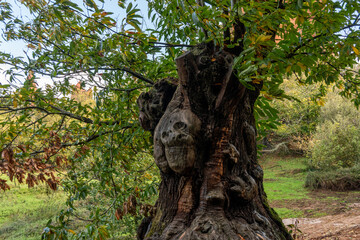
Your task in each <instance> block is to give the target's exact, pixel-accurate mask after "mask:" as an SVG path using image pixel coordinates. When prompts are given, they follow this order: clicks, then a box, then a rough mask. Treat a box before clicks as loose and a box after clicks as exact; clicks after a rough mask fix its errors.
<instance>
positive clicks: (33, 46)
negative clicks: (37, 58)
mask: <svg viewBox="0 0 360 240" xmlns="http://www.w3.org/2000/svg"><path fill="white" fill-rule="evenodd" d="M27 47H28V48H31V49H36V46H35V45H34V44H31V43H29V44H28V45H27Z"/></svg>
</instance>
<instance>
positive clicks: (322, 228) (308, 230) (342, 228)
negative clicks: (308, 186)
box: [283, 202, 360, 240]
mask: <svg viewBox="0 0 360 240" xmlns="http://www.w3.org/2000/svg"><path fill="white" fill-rule="evenodd" d="M283 221H284V224H285V225H290V224H293V225H296V227H297V228H298V229H300V230H301V233H300V232H298V231H296V232H297V235H298V236H299V237H298V239H306V240H308V239H309V240H310V239H311V240H319V239H329V240H330V239H331V240H335V239H336V240H345V239H358V240H360V202H359V203H351V204H348V205H347V210H346V211H345V212H342V213H338V214H335V215H328V216H324V217H320V218H298V219H284V220H283ZM292 229H293V232H294V230H295V227H292Z"/></svg>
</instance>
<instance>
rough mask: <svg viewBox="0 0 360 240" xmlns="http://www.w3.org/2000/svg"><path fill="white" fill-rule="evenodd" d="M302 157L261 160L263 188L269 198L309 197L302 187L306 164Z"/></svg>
mask: <svg viewBox="0 0 360 240" xmlns="http://www.w3.org/2000/svg"><path fill="white" fill-rule="evenodd" d="M304 161H305V159H304V158H283V159H279V158H275V157H271V158H267V159H264V160H263V161H261V163H262V165H263V169H264V188H265V192H266V194H267V196H268V198H269V199H270V200H287V199H304V198H309V197H308V195H307V194H308V193H309V191H308V190H306V189H305V188H304V180H305V177H306V172H305V169H306V166H305V164H304Z"/></svg>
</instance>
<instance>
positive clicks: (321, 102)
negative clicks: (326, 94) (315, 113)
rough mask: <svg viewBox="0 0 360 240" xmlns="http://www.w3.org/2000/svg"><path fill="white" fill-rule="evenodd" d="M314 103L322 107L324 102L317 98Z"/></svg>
mask: <svg viewBox="0 0 360 240" xmlns="http://www.w3.org/2000/svg"><path fill="white" fill-rule="evenodd" d="M316 103H317V104H318V105H320V106H324V104H325V101H324V100H323V99H321V98H318V99H316Z"/></svg>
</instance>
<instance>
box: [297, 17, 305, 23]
mask: <svg viewBox="0 0 360 240" xmlns="http://www.w3.org/2000/svg"><path fill="white" fill-rule="evenodd" d="M297 20H298V22H299V23H304V22H305V18H304V16H298V18H297Z"/></svg>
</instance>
